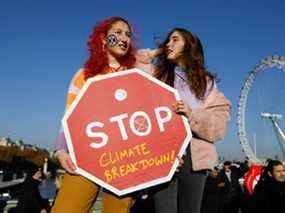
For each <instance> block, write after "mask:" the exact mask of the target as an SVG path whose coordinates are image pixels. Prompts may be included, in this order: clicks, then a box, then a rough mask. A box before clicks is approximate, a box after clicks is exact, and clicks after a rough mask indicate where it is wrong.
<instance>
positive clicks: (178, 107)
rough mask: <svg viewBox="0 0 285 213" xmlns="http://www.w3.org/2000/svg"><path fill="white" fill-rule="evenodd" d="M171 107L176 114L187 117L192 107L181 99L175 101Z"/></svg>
mask: <svg viewBox="0 0 285 213" xmlns="http://www.w3.org/2000/svg"><path fill="white" fill-rule="evenodd" d="M173 109H174V111H175V112H176V113H177V114H182V115H185V116H186V117H187V118H190V117H191V115H192V109H191V108H190V107H189V106H188V104H186V103H184V102H183V101H177V102H176V103H174V104H173Z"/></svg>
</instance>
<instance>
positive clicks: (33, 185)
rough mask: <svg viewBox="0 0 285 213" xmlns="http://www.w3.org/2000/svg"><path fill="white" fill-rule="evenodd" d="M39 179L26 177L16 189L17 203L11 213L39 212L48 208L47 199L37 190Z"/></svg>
mask: <svg viewBox="0 0 285 213" xmlns="http://www.w3.org/2000/svg"><path fill="white" fill-rule="evenodd" d="M39 184H40V181H37V180H34V179H33V178H27V179H26V181H25V182H24V183H23V185H22V187H21V189H20V190H19V191H18V193H17V194H18V196H17V198H18V205H17V207H16V208H15V209H13V211H11V212H12V213H39V212H40V211H41V210H42V209H46V210H48V209H49V204H48V201H47V200H45V199H43V198H42V197H41V195H40V191H39Z"/></svg>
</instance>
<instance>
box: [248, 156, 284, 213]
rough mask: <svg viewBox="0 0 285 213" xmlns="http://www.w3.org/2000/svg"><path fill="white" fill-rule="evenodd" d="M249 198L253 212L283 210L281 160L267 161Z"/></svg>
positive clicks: (267, 212) (269, 212) (282, 167)
mask: <svg viewBox="0 0 285 213" xmlns="http://www.w3.org/2000/svg"><path fill="white" fill-rule="evenodd" d="M251 200H252V205H251V206H252V210H251V212H253V213H259V212H266V213H271V212H285V168H284V165H283V164H282V162H280V161H278V160H271V161H269V162H268V165H267V166H266V167H265V169H264V171H263V173H262V175H261V177H260V179H259V181H258V183H257V185H256V186H255V188H254V192H253V195H252V199H251Z"/></svg>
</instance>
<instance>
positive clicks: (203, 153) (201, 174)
mask: <svg viewBox="0 0 285 213" xmlns="http://www.w3.org/2000/svg"><path fill="white" fill-rule="evenodd" d="M159 48H160V50H161V54H160V55H159V56H158V57H157V60H156V62H155V73H154V76H156V77H157V78H158V79H160V80H162V81H163V82H165V83H167V84H168V85H170V86H173V87H174V88H176V89H177V90H178V92H179V94H180V96H181V99H182V100H181V101H177V102H176V103H174V105H173V108H174V111H175V112H176V113H178V114H181V115H183V116H186V117H187V118H188V120H189V123H190V128H191V131H192V134H193V138H192V139H191V141H190V146H189V147H188V148H187V151H186V153H185V156H184V157H183V162H184V163H183V165H182V166H181V167H180V172H179V173H177V174H176V177H174V178H173V180H172V181H171V182H169V183H166V184H164V185H161V186H160V187H158V188H159V189H158V191H157V192H156V194H155V196H154V198H155V207H156V212H158V213H168V212H171V213H175V212H178V211H179V212H180V213H186V212H187V213H188V212H191V213H199V212H200V208H201V201H202V195H203V190H204V185H205V181H206V177H207V170H208V169H211V168H213V166H214V164H215V162H216V160H217V153H216V150H215V146H214V142H216V141H217V140H220V139H221V138H222V137H223V136H224V134H225V132H226V128H227V123H228V121H229V118H230V110H231V105H230V102H229V101H228V100H227V99H226V98H225V96H224V95H223V94H222V93H221V92H220V91H219V90H218V89H217V86H216V83H215V79H216V77H215V75H213V74H212V73H210V72H209V71H208V70H207V69H206V67H205V59H204V52H203V47H202V44H201V42H200V40H199V38H198V37H197V36H196V35H194V34H193V33H191V32H190V31H188V30H186V29H182V28H175V29H173V30H172V31H171V32H170V33H169V34H168V36H167V38H166V40H165V41H164V42H163V43H162V44H161V45H160V47H159ZM177 195H178V204H177ZM177 206H178V208H177Z"/></svg>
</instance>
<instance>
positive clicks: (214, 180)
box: [201, 167, 225, 213]
mask: <svg viewBox="0 0 285 213" xmlns="http://www.w3.org/2000/svg"><path fill="white" fill-rule="evenodd" d="M224 194H225V183H224V182H222V180H221V178H220V170H219V169H218V168H217V167H214V169H212V170H211V172H210V174H209V175H208V177H207V179H206V184H205V188H204V193H203V202H202V211H201V212H202V213H221V212H223V209H222V208H223V205H222V203H223V195H224Z"/></svg>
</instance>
